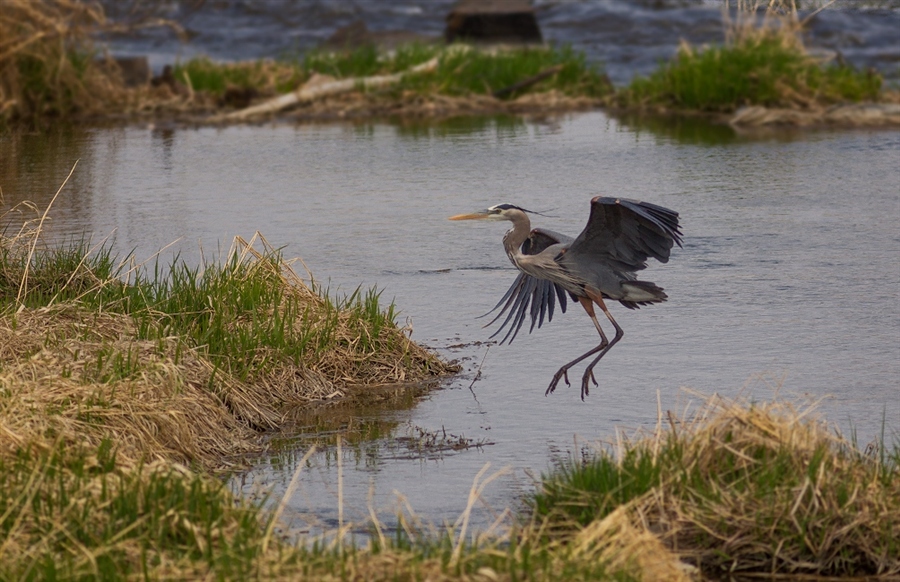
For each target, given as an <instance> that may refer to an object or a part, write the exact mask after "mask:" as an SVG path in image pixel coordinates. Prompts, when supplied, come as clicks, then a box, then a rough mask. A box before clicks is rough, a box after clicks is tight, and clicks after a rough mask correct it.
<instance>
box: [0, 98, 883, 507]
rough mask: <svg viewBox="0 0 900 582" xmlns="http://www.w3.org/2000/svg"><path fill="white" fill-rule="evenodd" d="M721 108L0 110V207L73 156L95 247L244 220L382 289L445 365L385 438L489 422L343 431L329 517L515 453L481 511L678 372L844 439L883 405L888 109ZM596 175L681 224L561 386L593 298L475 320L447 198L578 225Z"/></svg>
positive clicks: (465, 478) (479, 256) (641, 422)
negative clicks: (825, 123)
mask: <svg viewBox="0 0 900 582" xmlns="http://www.w3.org/2000/svg"><path fill="white" fill-rule="evenodd" d="M729 131H730V130H728V129H727V128H722V127H708V126H704V125H702V124H696V123H693V122H674V123H673V122H662V121H638V120H634V119H630V118H629V119H623V120H621V121H620V120H616V119H612V118H609V117H607V116H606V115H604V114H603V113H585V114H578V115H570V116H563V117H559V118H555V119H552V120H547V121H545V122H541V123H526V122H522V121H517V120H515V119H510V118H506V119H476V120H467V121H450V122H444V123H439V124H421V123H406V124H402V125H391V124H384V123H366V124H357V125H349V124H348V125H306V126H297V127H289V126H275V127H230V128H202V129H191V130H181V131H159V130H151V129H142V128H134V127H132V128H115V129H103V128H98V129H92V130H88V131H76V130H68V131H61V132H59V134H55V135H53V136H50V137H46V136H43V137H37V136H30V135H8V136H5V137H3V138H0V172H2V173H0V187H2V191H3V196H4V202H3V205H2V207H0V214H3V213H5V212H7V210H8V209H9V208H10V207H11V206H12V205H14V204H15V203H16V202H18V201H20V200H24V199H32V200H37V201H39V202H41V203H46V201H48V200H49V199H50V197H52V195H53V193H55V191H56V189H57V188H58V186H59V183H60V182H61V181H62V179H63V178H64V177H65V175H66V173H67V172H68V171H69V168H70V167H71V165H72V163H73V162H74V161H75V159H78V158H80V159H81V162H80V163H79V166H78V170H77V171H76V174H75V176H74V177H73V180H72V182H71V183H70V184H69V186H67V187H66V189H65V190H64V191H63V193H62V195H61V196H60V198H59V199H58V200H57V201H56V203H55V210H54V212H53V213H52V218H53V220H52V224H51V226H50V233H49V234H50V236H53V237H63V236H67V235H72V234H75V235H78V234H81V233H82V232H85V231H86V232H88V233H90V234H92V235H93V236H94V237H95V238H99V237H103V236H106V235H108V234H110V233H113V232H115V237H116V243H115V244H116V248H117V249H118V250H119V251H120V252H123V253H125V252H128V251H130V250H132V249H136V255H137V258H138V259H141V258H144V257H148V256H150V255H152V254H153V253H154V252H155V251H156V250H157V249H159V248H161V247H163V246H165V245H166V244H168V243H170V242H172V241H173V240H176V239H180V242H179V243H177V244H176V245H175V247H174V248H173V252H174V251H179V252H181V253H182V256H183V257H185V258H186V259H188V260H190V261H197V260H199V256H200V248H201V247H200V245H202V248H203V252H204V253H205V254H206V255H207V256H210V255H212V254H214V253H215V252H216V250H217V249H218V248H219V246H223V247H226V248H227V246H228V244H229V242H230V240H231V237H232V236H234V235H242V236H245V237H248V236H250V235H251V234H252V233H253V232H254V231H256V230H260V231H262V232H263V233H264V234H265V235H266V237H267V238H268V239H269V240H270V241H272V242H273V243H274V244H276V245H285V246H286V248H285V253H286V254H287V255H288V256H295V255H300V256H302V257H303V258H304V260H305V262H306V263H307V264H308V265H309V267H310V268H311V269H312V271H313V272H314V273H315V274H316V275H317V276H318V277H319V278H321V279H322V280H323V281H325V280H327V281H328V282H330V284H331V287H332V288H340V289H343V290H352V289H354V288H356V287H357V286H358V285H360V284H363V285H366V286H369V285H373V284H374V285H377V286H378V287H379V288H382V289H384V295H383V296H384V297H385V298H387V299H390V298H394V299H395V301H396V303H397V305H398V306H399V308H400V309H401V310H402V312H403V313H402V315H401V317H402V318H409V319H410V321H411V323H412V324H413V327H414V329H415V333H414V334H413V338H414V339H416V340H418V341H420V342H424V343H426V344H427V345H430V346H432V347H434V348H435V349H437V350H438V351H439V352H440V353H442V354H443V355H444V356H446V357H447V358H455V359H459V360H461V362H462V363H463V366H464V369H465V371H464V372H463V374H461V375H460V376H459V377H458V378H455V379H453V380H452V381H450V382H448V383H447V384H446V385H445V386H444V387H443V389H441V390H438V391H436V392H433V393H431V394H429V395H428V396H427V397H426V398H425V399H424V400H423V401H421V402H420V403H419V404H418V405H417V406H416V407H414V408H412V409H409V410H400V411H396V412H390V413H386V414H385V415H384V417H383V418H384V419H385V422H386V423H387V424H385V425H383V426H384V427H385V428H384V430H386V431H389V432H390V431H393V432H390V435H391V436H390V437H383V438H382V441H383V442H384V443H385V445H384V446H385V447H387V446H388V445H387V442H388V440H389V439H396V438H397V437H403V436H408V435H407V433H406V432H405V431H406V430H407V428H406V427H420V428H421V429H423V430H425V431H430V432H431V433H434V434H439V433H442V431H443V430H446V431H447V433H448V434H452V435H464V436H465V437H466V438H468V439H472V440H473V441H476V442H477V441H490V442H492V443H494V444H492V445H490V446H484V447H481V448H475V449H471V450H468V451H462V452H455V453H453V454H448V455H445V456H443V457H440V458H430V459H409V458H403V455H400V454H383V455H381V456H379V455H377V454H374V455H373V454H369V453H368V452H366V453H364V454H362V455H361V456H360V455H359V454H358V453H353V452H352V451H351V449H352V447H350V446H349V445H348V447H347V449H346V450H347V452H346V455H345V457H343V458H342V460H343V467H344V480H343V483H344V509H345V511H346V518H347V519H365V518H366V516H367V515H368V513H369V512H368V506H369V504H370V502H371V504H372V505H373V506H374V507H375V508H376V509H385V508H387V509H388V510H389V511H388V513H389V514H390V513H391V511H390V509H392V508H393V507H394V506H395V503H396V501H395V499H396V498H395V496H394V491H395V490H396V491H399V492H402V493H403V494H405V495H406V496H407V497H408V499H409V502H410V504H411V505H412V507H413V508H415V510H416V511H418V512H420V513H421V514H422V515H423V516H424V517H425V518H427V519H429V520H433V521H438V522H439V521H441V520H444V519H448V520H453V519H455V518H456V517H457V516H458V515H459V513H460V512H461V511H462V509H463V508H464V506H465V502H466V497H467V495H468V491H469V488H470V486H471V483H472V479H473V477H474V476H475V475H476V474H477V472H478V471H479V470H480V469H481V467H482V466H483V465H484V464H485V463H487V462H490V463H491V464H492V467H493V468H500V467H503V466H507V465H508V466H511V467H513V468H514V469H515V470H514V471H513V473H511V474H510V475H509V476H507V477H505V478H503V479H501V480H499V481H497V482H496V485H495V486H494V487H493V488H491V489H489V490H488V493H487V495H486V497H485V502H486V503H488V504H489V505H490V507H491V508H492V511H493V510H499V509H500V508H503V507H506V506H508V505H513V504H515V503H516V502H517V498H518V496H519V495H520V494H521V493H522V492H525V491H528V490H529V488H530V487H531V486H532V480H531V477H529V472H532V473H539V472H541V471H543V470H545V469H546V468H548V467H549V466H550V464H551V462H552V460H553V459H554V458H558V457H559V456H560V455H566V454H569V453H570V452H574V451H577V450H579V449H580V448H581V446H582V445H583V444H584V443H585V442H590V441H594V440H596V439H612V438H615V431H616V429H617V427H623V430H626V431H627V430H631V429H634V428H638V427H645V428H646V427H650V426H653V425H654V424H655V423H656V419H657V397H659V401H660V402H661V405H662V407H663V409H664V410H665V409H672V410H674V411H676V413H677V414H679V415H680V414H681V411H682V409H683V408H684V406H685V405H686V404H687V402H688V401H689V400H690V398H691V397H689V396H686V395H684V394H683V393H682V392H680V388H682V387H690V388H693V389H696V390H698V391H699V392H701V393H704V394H712V393H715V392H718V393H721V394H725V395H732V396H733V395H736V394H738V393H745V394H747V395H748V396H751V397H753V398H755V399H765V398H770V397H771V396H772V394H773V393H774V392H779V391H780V393H781V394H783V395H785V396H787V397H789V398H800V399H802V398H810V399H814V400H815V399H822V404H821V409H822V411H823V413H824V414H825V415H826V417H827V418H828V419H829V420H831V421H832V422H835V423H838V424H839V425H840V426H842V427H843V428H844V429H845V430H849V429H851V428H852V429H854V430H855V431H856V433H857V435H858V438H859V439H860V440H861V441H862V442H863V443H865V442H868V440H870V439H872V438H873V437H875V436H876V435H878V434H880V432H881V430H882V428H885V429H886V432H887V434H888V435H890V434H892V433H894V434H895V433H896V432H897V431H898V430H900V262H898V261H897V257H898V256H900V236H898V231H897V218H898V216H900V196H898V192H900V164H898V163H897V161H898V151H900V132H898V131H896V130H892V131H846V132H836V133H835V132H816V133H808V134H793V135H791V134H787V135H784V136H779V137H766V138H764V139H751V138H748V137H741V136H736V135H732V134H730V133H728V132H729ZM596 194H614V195H621V196H628V197H634V198H641V199H645V200H649V201H652V202H657V203H660V204H663V205H665V206H668V207H671V208H674V209H676V210H678V211H680V212H681V214H682V218H683V225H684V233H685V248H684V249H681V250H678V249H676V251H675V252H674V254H673V257H672V260H671V262H670V263H669V264H667V265H658V264H653V265H651V267H650V268H649V269H648V270H647V271H644V272H643V274H642V278H645V279H648V280H652V281H655V282H656V283H658V284H660V285H661V286H663V287H665V288H666V291H667V292H668V294H669V297H670V300H669V302H667V303H665V304H661V305H655V306H651V307H648V308H646V309H641V310H639V311H636V312H626V310H623V309H619V308H618V307H617V306H614V307H613V309H614V313H615V315H616V317H617V319H618V321H619V323H620V324H621V325H622V326H623V327H624V329H625V338H624V339H623V341H622V342H620V343H619V344H618V345H617V346H616V348H615V350H613V351H612V352H610V354H609V356H608V357H607V358H605V359H604V360H603V363H602V365H601V366H600V367H599V368H598V369H597V379H598V380H599V382H600V387H599V388H596V389H593V390H592V391H591V396H590V397H589V398H588V399H587V401H586V402H581V400H580V399H579V394H578V392H579V391H578V389H577V387H575V388H571V389H566V388H565V387H562V388H561V389H559V390H557V392H556V393H555V394H554V395H552V396H551V397H545V396H544V390H545V388H546V385H547V383H548V382H549V380H550V376H551V375H552V374H553V372H554V371H555V370H556V369H557V368H558V366H559V365H561V364H562V363H563V362H566V361H568V360H570V359H571V358H572V357H573V356H574V355H576V354H580V353H582V352H583V351H584V350H585V349H586V347H587V346H590V345H591V344H593V342H595V341H596V337H595V336H596V331H595V330H594V329H593V326H592V325H591V323H590V320H589V319H588V318H587V317H586V316H584V314H582V313H579V312H578V309H577V308H573V309H572V310H570V312H569V313H566V314H565V315H562V316H561V317H559V319H554V321H553V322H552V323H551V324H549V325H545V326H544V327H543V328H542V329H540V330H538V331H536V332H535V333H534V334H532V335H520V336H519V337H518V338H517V339H516V341H515V343H513V344H512V345H510V346H495V345H491V346H490V347H488V346H487V345H486V344H480V343H478V342H482V341H484V340H486V339H487V337H488V336H489V335H490V333H491V330H483V329H481V323H482V321H483V320H476V319H475V318H476V316H478V315H481V314H482V313H484V312H485V311H487V310H488V309H489V308H490V307H492V306H493V305H494V303H495V302H496V301H497V300H498V299H499V298H500V296H501V295H502V294H503V292H504V291H505V290H506V288H507V286H508V285H509V282H510V281H511V279H512V278H513V277H514V272H513V271H512V270H511V269H510V266H509V263H508V260H507V258H506V256H505V255H504V253H503V250H502V246H501V244H500V239H501V237H502V234H503V230H504V229H505V228H506V227H505V225H500V224H496V223H486V224H478V223H454V222H449V221H447V220H446V218H447V217H448V216H450V215H453V214H457V213H460V212H466V211H471V210H476V209H479V208H484V207H486V206H488V205H491V204H496V203H499V202H512V203H516V204H519V205H521V206H524V207H526V208H536V209H538V210H547V209H555V210H553V211H552V212H550V213H548V214H553V215H554V216H557V217H558V218H549V217H537V220H536V225H537V226H543V227H547V228H551V229H554V230H558V231H561V232H567V233H569V234H577V232H578V231H579V230H580V229H581V228H582V226H583V225H584V223H585V220H586V217H587V211H588V201H589V199H590V197H591V196H592V195H596ZM6 220H11V218H10V217H9V215H7V218H6ZM479 371H480V375H478V376H476V373H477V372H479ZM390 423H396V424H395V426H394V427H393V428H391V427H390ZM313 424H314V423H313ZM311 426H312V425H311ZM323 426H324V425H323ZM366 430H369V429H366ZM376 440H377V439H376ZM323 444H324V446H325V447H326V452H325V453H323V454H321V455H319V456H317V457H314V458H313V459H312V460H311V461H310V466H309V467H308V470H304V473H303V474H302V476H301V486H300V488H299V489H298V492H297V494H296V497H295V498H293V499H292V501H291V503H292V510H293V511H294V512H295V515H300V514H303V513H309V514H312V515H315V516H316V518H317V519H318V520H321V521H324V522H325V523H326V524H327V523H336V520H337V507H338V504H337V499H336V495H335V489H336V487H335V483H336V480H337V472H336V467H335V463H333V462H332V461H333V459H334V457H333V454H334V452H333V449H330V448H328V447H329V444H328V443H327V442H326V443H323ZM394 445H395V446H397V447H399V446H402V442H400V443H394ZM385 450H387V449H385ZM300 453H301V454H300V455H299V456H298V458H296V459H293V460H291V458H290V455H287V456H285V453H284V452H282V453H281V456H279V457H278V459H277V460H273V461H272V463H273V464H269V463H264V464H262V465H261V466H260V467H259V468H257V469H256V470H254V471H251V472H250V473H249V474H247V475H246V476H244V481H243V485H244V487H245V489H244V490H245V491H251V490H254V488H257V487H260V486H263V485H265V486H270V487H273V488H274V492H273V498H274V499H278V498H279V497H280V495H281V493H280V492H282V491H283V490H284V487H285V486H286V484H287V481H288V480H289V479H290V476H291V475H292V473H293V470H294V466H293V463H296V462H297V461H299V457H302V451H301V452H300ZM329 455H330V456H329ZM354 455H356V456H354ZM276 464H277V467H276V466H275V465H276ZM370 493H371V497H370ZM370 500H371V501H370ZM492 515H493V514H492V512H491V511H483V512H481V513H480V514H479V515H478V516H477V517H478V519H479V520H481V521H479V522H478V523H480V524H485V523H489V522H490V521H491V519H492V517H491V516H492Z"/></svg>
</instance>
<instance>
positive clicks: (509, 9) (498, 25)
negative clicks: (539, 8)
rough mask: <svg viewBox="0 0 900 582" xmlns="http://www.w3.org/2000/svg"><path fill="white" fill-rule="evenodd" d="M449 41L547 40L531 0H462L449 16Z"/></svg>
mask: <svg viewBox="0 0 900 582" xmlns="http://www.w3.org/2000/svg"><path fill="white" fill-rule="evenodd" d="M444 37H445V38H446V39H447V42H453V41H456V40H471V41H477V42H516V43H520V42H528V43H540V42H543V38H542V36H541V29H540V28H539V27H538V23H537V19H536V18H535V15H534V8H533V7H532V6H531V2H530V1H529V0H459V2H457V3H456V5H455V6H454V7H453V10H451V11H450V14H448V15H447V28H446V29H445V31H444Z"/></svg>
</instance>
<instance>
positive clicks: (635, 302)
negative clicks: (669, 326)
mask: <svg viewBox="0 0 900 582" xmlns="http://www.w3.org/2000/svg"><path fill="white" fill-rule="evenodd" d="M622 291H624V292H625V296H624V297H622V298H621V299H619V303H621V304H622V305H624V306H625V307H627V308H628V309H639V308H640V306H641V305H650V304H651V303H661V302H663V301H665V300H666V299H668V298H669V296H668V295H666V292H665V291H663V288H662V287H660V286H658V285H657V284H656V283H651V282H650V281H625V282H624V283H622Z"/></svg>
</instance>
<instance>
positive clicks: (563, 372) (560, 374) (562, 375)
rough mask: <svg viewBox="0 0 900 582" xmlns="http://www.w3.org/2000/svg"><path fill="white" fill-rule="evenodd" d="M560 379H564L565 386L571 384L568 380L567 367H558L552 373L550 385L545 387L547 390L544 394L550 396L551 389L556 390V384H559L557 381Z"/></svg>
mask: <svg viewBox="0 0 900 582" xmlns="http://www.w3.org/2000/svg"><path fill="white" fill-rule="evenodd" d="M561 379H562V380H565V381H566V386H571V385H572V384H571V383H570V382H569V370H568V368H560V369H559V370H557V372H556V373H555V374H553V379H552V380H550V386H548V387H547V391H546V392H544V396H550V395H551V394H553V391H554V390H556V385H557V384H559V381H560V380H561Z"/></svg>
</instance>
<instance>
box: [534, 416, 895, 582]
mask: <svg viewBox="0 0 900 582" xmlns="http://www.w3.org/2000/svg"><path fill="white" fill-rule="evenodd" d="M670 422H671V425H670V426H669V427H663V426H659V427H657V431H656V432H655V433H654V434H651V435H646V436H644V437H639V438H637V439H636V440H631V441H627V440H626V441H620V442H618V443H616V446H615V449H612V448H611V449H606V450H603V451H600V452H598V453H597V454H596V455H594V456H592V457H590V458H588V459H579V460H577V461H573V462H570V463H568V464H565V465H563V466H561V467H560V468H559V469H558V470H556V471H555V472H553V473H551V474H549V475H546V476H545V477H544V478H543V484H542V488H541V490H540V491H539V492H538V493H537V494H536V495H535V496H534V497H533V499H532V500H531V506H532V510H533V512H534V516H535V519H536V520H537V521H538V522H541V523H544V524H545V532H546V535H547V537H548V538H549V539H555V540H560V539H567V538H571V537H573V536H575V537H577V536H583V535H585V531H589V530H592V529H597V528H602V527H604V525H603V524H604V523H605V522H606V521H609V520H612V521H614V522H618V521H621V520H623V519H624V520H627V521H628V522H629V523H631V524H633V525H634V526H635V527H637V528H639V529H640V530H642V531H647V532H653V534H654V535H655V536H656V537H657V539H659V540H661V541H662V542H663V543H664V544H665V546H666V547H667V548H668V549H669V550H670V551H672V552H674V553H676V554H677V555H678V556H679V557H680V558H681V559H682V560H684V561H685V562H688V563H691V564H694V565H696V566H697V567H699V568H700V569H701V570H702V571H703V572H705V573H706V574H709V575H711V576H713V577H719V576H722V575H725V574H726V573H731V574H760V575H761V574H773V575H781V576H803V575H806V576H835V577H848V576H882V577H891V576H897V575H900V443H898V442H895V443H894V444H893V445H891V443H884V442H882V443H880V445H879V446H878V447H876V448H874V449H873V450H870V451H869V452H868V453H864V452H862V451H860V450H859V449H858V448H857V447H856V446H855V445H854V444H852V443H850V442H847V441H846V440H844V439H842V438H841V437H840V436H837V435H836V432H835V431H834V430H833V429H832V427H829V426H828V425H827V424H825V423H824V422H822V421H820V420H818V419H816V418H815V417H814V415H813V414H812V413H811V411H810V410H802V411H798V410H796V409H794V408H793V407H792V406H790V405H789V404H786V403H760V404H748V403H742V402H726V401H722V400H718V399H713V400H711V401H710V402H709V403H708V404H707V407H706V408H705V409H704V410H702V411H700V412H699V413H698V414H697V415H695V416H693V417H691V419H689V420H686V421H685V422H675V421H674V419H672V418H671V417H670Z"/></svg>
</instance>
